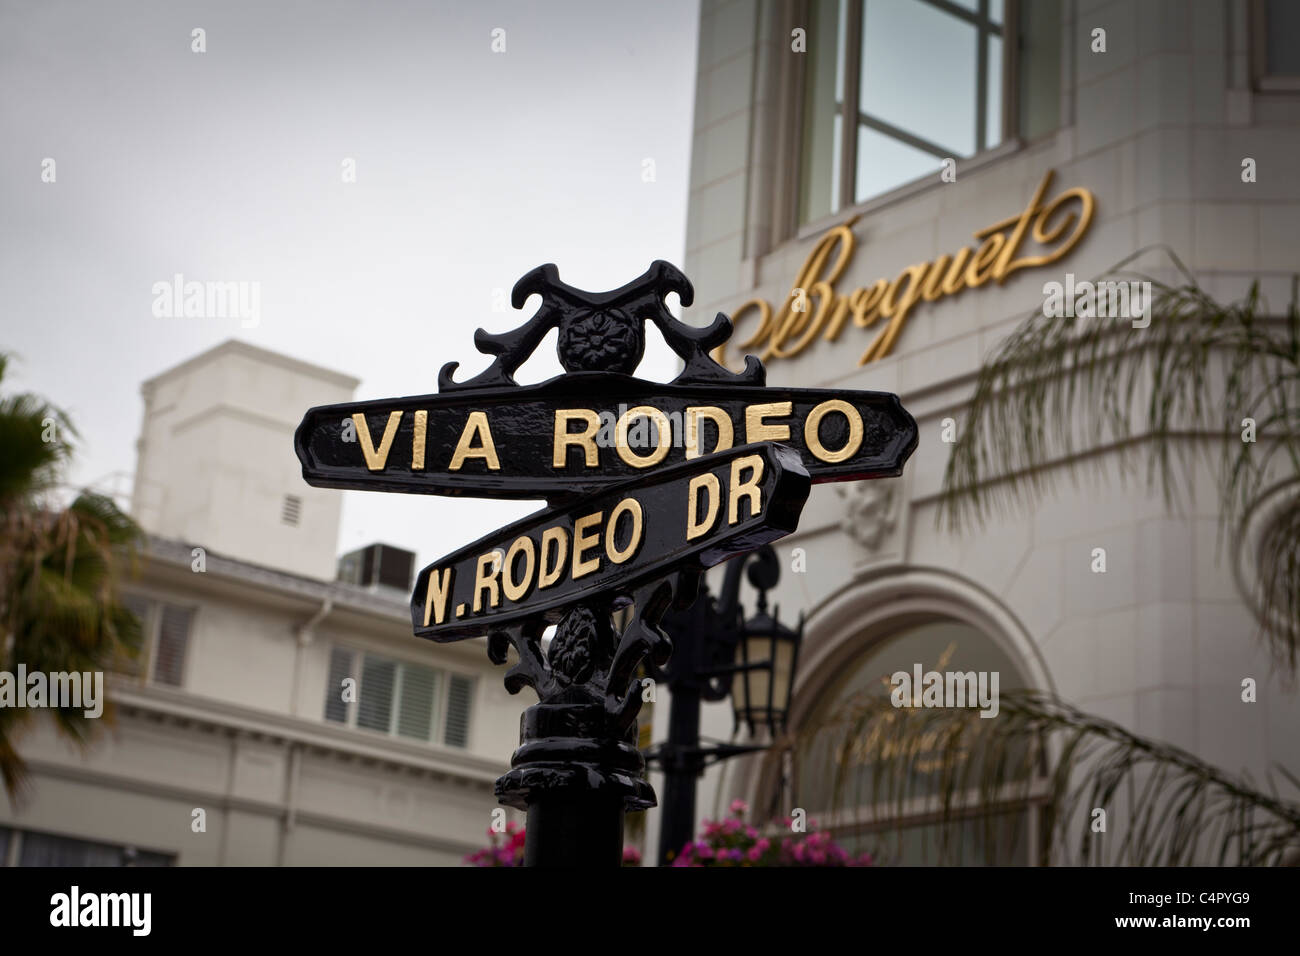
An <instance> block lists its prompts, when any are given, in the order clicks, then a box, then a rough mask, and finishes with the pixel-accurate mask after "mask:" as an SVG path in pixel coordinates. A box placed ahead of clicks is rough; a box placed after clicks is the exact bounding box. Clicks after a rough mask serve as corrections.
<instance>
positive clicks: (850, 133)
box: [835, 0, 865, 212]
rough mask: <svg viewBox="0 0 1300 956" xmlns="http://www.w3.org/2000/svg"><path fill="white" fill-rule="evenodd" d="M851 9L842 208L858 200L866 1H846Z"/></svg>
mask: <svg viewBox="0 0 1300 956" xmlns="http://www.w3.org/2000/svg"><path fill="white" fill-rule="evenodd" d="M843 2H845V3H847V4H848V5H849V6H848V10H847V16H846V17H845V26H844V33H845V37H844V103H843V104H842V107H841V110H840V117H841V119H840V203H839V208H838V209H836V210H835V212H839V210H840V209H847V208H848V207H849V206H853V205H855V204H856V202H857V192H856V190H857V169H858V113H859V112H860V109H859V107H858V102H859V100H860V96H859V90H858V82H859V81H860V80H861V78H862V20H863V16H862V14H863V10H862V8H863V6H864V4H865V0H843Z"/></svg>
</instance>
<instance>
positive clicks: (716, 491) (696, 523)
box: [686, 471, 722, 541]
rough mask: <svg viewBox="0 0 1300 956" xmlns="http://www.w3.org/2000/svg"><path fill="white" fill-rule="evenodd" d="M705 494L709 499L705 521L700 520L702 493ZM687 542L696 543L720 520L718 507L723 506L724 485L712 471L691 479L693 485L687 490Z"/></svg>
mask: <svg viewBox="0 0 1300 956" xmlns="http://www.w3.org/2000/svg"><path fill="white" fill-rule="evenodd" d="M701 491H703V492H704V496H705V498H707V499H708V502H709V504H708V509H709V510H708V512H707V513H706V514H705V515H704V520H702V521H701V520H699V505H700V501H699V498H700V492H701ZM686 494H687V499H686V540H687V541H694V540H695V539H696V538H698V537H699V536H700V535H702V534H705V533H706V532H708V530H709V529H710V528H712V527H713V525H714V524H715V523H716V522H717V520H718V507H719V505H720V504H721V496H722V483H721V482H720V481H718V476H717V475H715V474H714V473H713V472H711V471H706V472H705V473H704V474H702V475H696V476H695V477H694V478H692V479H691V484H690V486H689V487H688V488H687V490H686Z"/></svg>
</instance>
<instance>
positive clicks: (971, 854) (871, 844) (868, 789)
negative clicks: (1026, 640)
mask: <svg viewBox="0 0 1300 956" xmlns="http://www.w3.org/2000/svg"><path fill="white" fill-rule="evenodd" d="M916 664H920V665H921V666H922V670H923V671H931V670H934V671H939V672H949V671H957V672H963V673H965V672H970V671H975V672H977V673H978V672H985V673H988V672H991V671H996V672H998V675H999V678H998V691H999V693H1001V692H1004V691H1008V690H1012V689H1014V688H1020V687H1024V686H1025V682H1024V679H1023V677H1022V675H1021V673H1020V670H1019V668H1017V667H1016V665H1015V663H1014V662H1013V661H1012V659H1011V658H1010V657H1009V656H1008V655H1007V654H1006V653H1005V652H1004V651H1002V650H1001V648H999V647H998V646H997V645H996V644H994V643H993V642H992V641H991V640H989V639H988V638H987V637H986V636H985V635H984V634H982V633H981V632H980V631H978V630H976V629H975V628H973V627H971V626H969V625H967V624H964V623H960V622H956V621H948V620H938V621H932V622H929V623H924V624H919V625H914V626H910V627H906V628H902V629H900V630H899V631H898V632H897V633H896V634H895V635H894V636H892V637H889V638H887V639H886V640H884V641H882V642H877V643H874V644H873V645H872V646H871V648H870V649H869V650H868V651H867V652H866V653H865V654H863V655H862V656H861V657H860V658H859V659H858V660H857V661H854V662H851V663H850V664H849V665H848V666H846V667H841V668H839V669H838V670H837V672H836V675H835V676H833V677H832V678H831V679H830V681H829V683H828V684H827V685H824V686H823V687H821V688H818V689H817V690H816V691H815V693H816V694H817V697H818V699H819V701H821V703H819V704H818V706H817V707H816V708H815V710H814V712H813V713H812V714H811V715H810V716H809V717H808V718H807V719H806V720H804V721H802V724H803V726H804V727H806V728H822V729H820V730H817V731H816V732H811V733H806V734H804V735H803V743H802V744H801V746H800V748H799V752H798V759H797V761H796V766H797V768H798V775H797V776H796V778H795V780H794V784H793V787H794V793H793V795H792V798H793V802H792V803H790V804H789V805H790V806H798V807H804V808H806V809H807V810H808V816H809V817H810V818H813V819H816V820H818V821H819V822H821V823H824V824H826V825H828V827H829V829H831V830H832V832H833V833H834V834H835V838H836V840H837V841H838V842H840V843H841V844H842V845H844V846H845V848H846V849H849V850H851V851H852V852H854V853H861V852H863V851H868V852H871V853H872V854H873V856H876V857H877V858H878V860H879V862H886V863H902V864H907V865H921V864H933V863H952V862H958V863H979V862H983V859H984V857H983V852H982V851H983V844H982V843H981V842H980V841H981V839H982V838H983V837H984V836H985V834H986V833H987V832H988V830H986V824H989V823H991V824H993V826H992V827H991V830H992V832H993V833H995V834H996V837H995V838H996V839H997V840H998V845H999V849H1000V850H1001V852H1002V855H1003V856H1002V858H1003V859H1005V861H1006V862H1009V863H1019V864H1025V863H1029V862H1031V861H1034V860H1036V859H1037V856H1036V854H1037V846H1036V841H1037V831H1038V826H1037V824H1038V820H1037V815H1038V814H1039V813H1040V804H1041V801H1040V800H1038V799H1037V798H1038V797H1039V795H1040V794H1045V792H1046V788H1045V786H1039V785H1038V784H1037V782H1036V780H1031V781H1030V782H1031V787H1030V794H1031V798H1030V799H1029V800H1028V801H1027V802H1026V801H1025V800H1024V799H1023V794H1020V795H1012V794H1009V796H1008V800H1007V803H1006V805H1005V806H1002V807H999V810H998V811H997V812H995V813H993V814H991V815H990V817H988V818H986V817H984V816H974V815H972V816H971V818H970V822H969V823H963V824H962V825H961V826H960V828H959V830H958V832H957V833H956V834H955V836H956V844H954V845H950V846H947V847H946V848H941V846H940V843H939V841H938V840H937V839H936V837H937V834H938V827H937V826H936V825H935V824H934V822H933V820H934V811H935V806H933V805H931V806H927V805H924V801H922V802H921V803H918V804H917V805H915V807H914V810H909V811H908V812H907V813H905V814H904V815H902V816H900V815H899V809H898V805H897V802H896V801H895V800H893V799H892V798H890V797H887V796H885V795H884V794H883V793H881V794H879V797H880V802H879V804H876V805H873V803H872V800H873V795H874V791H873V782H874V781H873V775H874V765H873V764H872V763H870V762H869V761H870V759H871V758H870V757H869V756H868V755H869V754H873V753H875V752H876V750H875V748H874V747H873V746H871V745H870V744H869V741H870V736H869V735H870V734H871V733H876V732H879V731H876V730H872V731H869V732H868V736H867V737H863V736H862V735H861V734H858V735H856V736H852V731H851V730H850V731H849V732H848V733H846V731H845V727H846V726H848V725H846V724H844V723H842V722H841V723H837V722H836V721H835V718H836V717H837V716H839V715H843V714H844V713H846V712H847V711H848V710H849V709H851V707H852V704H853V702H854V700H861V699H862V695H864V694H877V693H878V694H882V695H888V694H889V692H890V686H889V683H888V681H889V675H892V674H894V673H896V672H897V671H904V672H906V673H909V674H910V673H913V670H914V666H915V665H916ZM807 692H808V691H806V692H805V693H807ZM884 732H886V733H887V732H888V731H887V729H886V730H885V731H884ZM916 767H917V768H918V770H917V772H918V773H920V774H925V773H928V772H930V769H929V768H928V767H927V762H926V761H925V759H924V755H922V756H921V759H918V760H917V762H916ZM942 773H943V771H942V768H941V767H940V766H939V762H938V761H937V760H936V761H935V764H934V767H933V776H934V780H935V786H936V789H935V794H936V797H937V792H938V789H937V788H938V785H939V781H940V778H941V775H942ZM970 779H979V778H978V768H972V770H971V777H970ZM1020 779H1021V780H1022V781H1023V780H1024V779H1025V778H1024V777H1023V776H1022V777H1021V778H1020ZM921 783H922V787H921V790H924V789H926V787H925V782H924V781H922V782H921ZM768 792H769V793H770V792H772V791H770V790H769V791H768ZM913 792H917V791H913Z"/></svg>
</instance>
